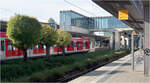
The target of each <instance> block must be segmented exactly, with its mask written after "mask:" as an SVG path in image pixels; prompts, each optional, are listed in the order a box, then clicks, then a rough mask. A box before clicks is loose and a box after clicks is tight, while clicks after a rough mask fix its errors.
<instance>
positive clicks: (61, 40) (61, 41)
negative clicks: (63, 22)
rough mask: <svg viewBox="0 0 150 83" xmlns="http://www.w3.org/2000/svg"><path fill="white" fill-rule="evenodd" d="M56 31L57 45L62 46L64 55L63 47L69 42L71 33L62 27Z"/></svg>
mask: <svg viewBox="0 0 150 83" xmlns="http://www.w3.org/2000/svg"><path fill="white" fill-rule="evenodd" d="M57 33H58V40H57V46H58V47H60V48H62V51H63V55H65V47H66V46H67V45H68V44H70V43H71V41H72V35H71V34H70V33H69V32H67V31H65V30H62V29H58V30H57Z"/></svg>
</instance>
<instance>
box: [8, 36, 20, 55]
mask: <svg viewBox="0 0 150 83" xmlns="http://www.w3.org/2000/svg"><path fill="white" fill-rule="evenodd" d="M5 55H6V57H13V56H22V50H19V49H18V48H16V47H15V46H13V45H12V43H11V41H10V40H8V39H5Z"/></svg>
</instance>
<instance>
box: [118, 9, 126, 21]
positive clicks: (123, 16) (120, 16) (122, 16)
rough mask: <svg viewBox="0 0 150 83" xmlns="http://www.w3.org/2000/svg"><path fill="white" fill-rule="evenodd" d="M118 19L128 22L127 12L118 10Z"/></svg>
mask: <svg viewBox="0 0 150 83" xmlns="http://www.w3.org/2000/svg"><path fill="white" fill-rule="evenodd" d="M118 19H119V20H128V10H119V12H118Z"/></svg>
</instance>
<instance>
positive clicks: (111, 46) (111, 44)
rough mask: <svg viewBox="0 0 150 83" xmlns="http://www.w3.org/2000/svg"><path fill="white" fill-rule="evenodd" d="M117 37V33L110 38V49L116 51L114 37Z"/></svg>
mask: <svg viewBox="0 0 150 83" xmlns="http://www.w3.org/2000/svg"><path fill="white" fill-rule="evenodd" d="M114 36H115V33H114V32H112V35H111V36H110V49H114V40H115V39H114V38H115V37H114Z"/></svg>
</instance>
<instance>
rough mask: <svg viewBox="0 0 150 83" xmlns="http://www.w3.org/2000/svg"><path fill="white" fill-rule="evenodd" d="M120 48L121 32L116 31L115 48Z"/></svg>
mask: <svg viewBox="0 0 150 83" xmlns="http://www.w3.org/2000/svg"><path fill="white" fill-rule="evenodd" d="M119 49H120V33H119V32H118V31H115V50H119Z"/></svg>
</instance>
